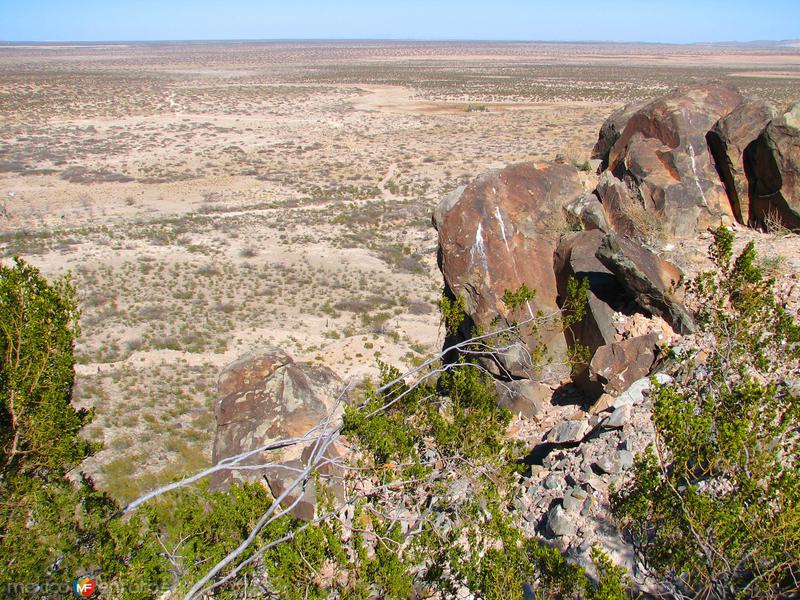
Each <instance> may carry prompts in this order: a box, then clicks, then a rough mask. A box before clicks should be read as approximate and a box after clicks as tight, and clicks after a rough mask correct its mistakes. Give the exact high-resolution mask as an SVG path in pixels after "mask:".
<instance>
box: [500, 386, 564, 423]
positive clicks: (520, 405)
mask: <svg viewBox="0 0 800 600" xmlns="http://www.w3.org/2000/svg"><path fill="white" fill-rule="evenodd" d="M495 388H496V389H497V404H498V405H499V406H502V407H503V408H507V409H508V410H510V411H511V412H512V413H514V414H515V415H516V414H521V415H523V416H525V417H528V418H529V419H531V418H534V417H538V416H539V415H540V414H542V412H543V411H544V409H545V407H547V406H548V405H549V404H550V399H551V398H552V396H553V390H551V389H550V388H549V387H548V386H546V385H544V384H543V383H537V382H535V381H531V380H529V379H517V380H514V381H498V382H496V384H495Z"/></svg>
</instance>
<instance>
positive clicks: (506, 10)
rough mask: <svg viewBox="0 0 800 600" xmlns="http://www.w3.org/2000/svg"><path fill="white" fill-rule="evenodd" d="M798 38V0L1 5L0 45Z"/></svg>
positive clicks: (141, 0)
mask: <svg viewBox="0 0 800 600" xmlns="http://www.w3.org/2000/svg"><path fill="white" fill-rule="evenodd" d="M296 38H301V39H310V38H344V39H355V38H369V39H383V38H394V39H465V40H466V39H469V40H604V41H605V40H607V41H645V42H676V43H683V42H718V41H750V40H765V39H769V40H779V39H797V38H800V0H756V1H753V0H593V1H588V0H553V1H543V0H527V1H525V0H480V1H477V0H460V1H455V0H427V1H425V0H409V1H394V2H381V1H379V0H372V1H368V0H338V1H323V0H295V1H294V2H278V1H274V0H216V1H212V0H0V40H4V41H23V40H24V41H98V40H103V41H111V40H187V39H190V40H197V39H296Z"/></svg>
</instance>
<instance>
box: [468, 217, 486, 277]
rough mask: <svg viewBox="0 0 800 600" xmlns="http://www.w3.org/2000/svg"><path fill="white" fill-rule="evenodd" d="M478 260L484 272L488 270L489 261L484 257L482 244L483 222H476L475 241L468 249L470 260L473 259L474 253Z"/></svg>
mask: <svg viewBox="0 0 800 600" xmlns="http://www.w3.org/2000/svg"><path fill="white" fill-rule="evenodd" d="M476 254H477V257H478V260H480V263H481V266H482V267H483V270H484V271H485V272H488V271H489V261H488V259H487V258H486V247H485V246H484V244H483V223H478V229H477V230H475V243H474V244H473V246H472V249H471V250H470V256H471V257H472V260H475V258H476V256H475V255H476Z"/></svg>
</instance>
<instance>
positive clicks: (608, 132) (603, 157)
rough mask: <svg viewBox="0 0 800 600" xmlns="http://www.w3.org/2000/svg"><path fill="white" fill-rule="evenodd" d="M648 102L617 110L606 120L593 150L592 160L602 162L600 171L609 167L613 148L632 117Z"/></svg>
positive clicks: (634, 103)
mask: <svg viewBox="0 0 800 600" xmlns="http://www.w3.org/2000/svg"><path fill="white" fill-rule="evenodd" d="M645 104H647V102H631V103H630V104H626V105H625V106H623V107H622V108H619V109H617V110H615V111H614V112H613V113H611V115H610V116H609V117H608V118H607V119H606V120H605V122H604V123H603V125H602V127H600V134H599V135H598V136H597V142H596V143H595V145H594V148H592V158H593V159H597V160H600V161H601V162H600V169H601V170H604V169H606V168H607V167H608V155H609V153H610V152H611V148H613V147H614V144H616V143H617V140H618V139H619V138H620V136H621V135H622V130H623V129H625V125H627V124H628V121H629V120H630V118H631V116H632V115H633V114H634V113H635V112H636V111H638V110H639V109H641V108H642V107H643V106H644V105H645Z"/></svg>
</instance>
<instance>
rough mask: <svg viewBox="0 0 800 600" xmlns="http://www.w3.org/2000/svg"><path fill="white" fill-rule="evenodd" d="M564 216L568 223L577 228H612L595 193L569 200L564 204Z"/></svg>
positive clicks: (605, 229) (604, 229)
mask: <svg viewBox="0 0 800 600" xmlns="http://www.w3.org/2000/svg"><path fill="white" fill-rule="evenodd" d="M564 216H565V217H566V219H567V224H568V225H569V226H570V227H572V228H576V229H577V230H581V229H586V230H590V229H599V230H600V231H605V232H608V231H609V230H610V229H611V226H610V225H609V223H608V218H607V217H606V212H605V210H604V209H603V205H602V204H601V203H600V200H598V198H597V196H596V195H595V194H585V195H583V196H581V197H580V198H575V200H572V201H570V202H567V203H566V204H565V205H564Z"/></svg>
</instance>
